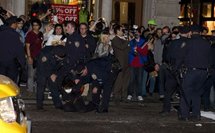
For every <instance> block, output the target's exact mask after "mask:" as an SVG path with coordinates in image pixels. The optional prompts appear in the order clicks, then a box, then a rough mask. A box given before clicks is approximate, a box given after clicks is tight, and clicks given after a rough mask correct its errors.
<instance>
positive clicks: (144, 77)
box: [141, 70, 148, 96]
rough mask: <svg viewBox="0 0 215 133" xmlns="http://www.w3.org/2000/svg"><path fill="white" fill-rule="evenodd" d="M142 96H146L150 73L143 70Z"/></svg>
mask: <svg viewBox="0 0 215 133" xmlns="http://www.w3.org/2000/svg"><path fill="white" fill-rule="evenodd" d="M142 76H143V77H142V85H141V86H142V89H141V90H142V94H141V96H146V86H147V79H148V72H146V71H145V70H143V72H142Z"/></svg>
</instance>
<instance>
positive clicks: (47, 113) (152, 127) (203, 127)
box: [24, 95, 215, 133]
mask: <svg viewBox="0 0 215 133" xmlns="http://www.w3.org/2000/svg"><path fill="white" fill-rule="evenodd" d="M24 99H25V101H26V104H27V105H26V111H27V115H28V116H29V118H30V119H31V121H32V132H33V133H213V132H215V121H213V120H210V119H207V118H202V120H201V121H200V122H191V121H189V122H181V121H178V119H177V112H176V111H175V110H173V111H172V112H171V113H170V115H169V116H165V117H162V116H160V115H159V111H161V108H162V103H161V102H160V101H159V98H158V96H156V95H155V96H153V97H146V98H145V100H144V102H143V103H138V102H130V103H120V105H115V104H114V103H113V102H111V103H110V109H109V112H108V113H103V114H98V113H95V112H94V111H92V112H88V113H78V112H71V113H68V112H64V111H62V110H57V109H55V108H54V107H53V105H52V102H51V101H50V100H45V103H46V105H45V106H44V108H45V110H44V111H38V110H36V106H35V98H34V97H32V96H31V98H29V97H24Z"/></svg>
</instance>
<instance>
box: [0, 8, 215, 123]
mask: <svg viewBox="0 0 215 133" xmlns="http://www.w3.org/2000/svg"><path fill="white" fill-rule="evenodd" d="M6 14H7V12H6V11H4V10H3V9H2V8H1V9H0V16H1V17H0V20H1V23H2V24H1V27H0V40H1V42H0V43H1V45H0V74H3V75H6V76H8V77H10V78H11V79H12V80H13V81H15V82H16V83H18V84H19V82H20V81H25V77H27V79H26V82H27V91H29V92H31V93H35V94H36V98H37V109H38V110H41V109H43V100H44V92H45V89H46V88H48V89H49V90H50V92H51V95H52V100H53V103H54V106H55V107H56V108H57V109H63V110H64V111H68V112H69V111H83V112H88V111H92V110H96V112H98V113H104V112H108V107H109V101H110V98H111V96H112V98H113V100H114V102H115V103H116V104H117V105H118V104H120V102H129V101H132V100H137V101H138V102H143V101H144V98H145V97H147V96H153V93H154V91H155V88H156V86H157V90H158V93H159V96H160V99H161V100H163V109H162V111H161V112H160V114H161V115H162V116H164V115H168V114H169V113H170V111H171V99H172V97H173V94H174V93H177V94H179V95H180V104H179V105H180V109H179V110H178V114H179V119H180V120H185V121H187V120H190V119H192V120H200V116H201V115H200V101H201V98H202V101H203V103H204V109H205V110H209V109H210V108H211V107H212V105H213V104H214V103H210V102H209V97H210V90H211V87H212V86H213V85H214V84H213V83H214V62H215V61H214V55H213V54H214V53H215V52H214V45H213V44H214V38H215V37H214V36H212V37H209V36H206V35H204V34H203V33H204V32H203V31H204V30H205V29H204V30H203V29H202V28H200V26H195V25H194V26H191V27H188V26H175V27H173V28H172V29H170V27H168V26H165V27H163V28H157V24H156V21H155V20H154V19H151V20H149V21H148V27H147V28H145V27H144V26H137V25H133V26H129V25H126V24H124V25H120V24H119V23H118V22H115V21H111V23H110V24H108V23H107V22H106V21H105V19H104V18H99V19H98V20H96V21H95V20H91V21H90V22H88V23H85V22H83V23H79V24H77V23H76V22H73V21H67V22H65V23H63V24H59V23H55V24H53V23H48V24H42V22H41V20H42V19H43V18H44V17H45V16H47V15H50V14H51V12H50V11H49V10H48V11H47V13H46V14H45V15H44V16H41V17H38V18H32V19H31V20H28V19H27V17H25V16H24V15H22V16H20V17H18V18H17V17H16V16H12V15H11V16H10V15H6ZM25 72H26V73H27V74H26V75H27V76H25ZM86 91H87V92H88V95H90V96H91V100H89V101H88V103H86V101H85V100H84V99H83V95H82V94H83V93H84V92H86ZM61 95H62V97H60V96H61ZM190 109H192V113H190Z"/></svg>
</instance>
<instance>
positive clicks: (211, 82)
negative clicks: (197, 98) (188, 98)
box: [202, 72, 215, 110]
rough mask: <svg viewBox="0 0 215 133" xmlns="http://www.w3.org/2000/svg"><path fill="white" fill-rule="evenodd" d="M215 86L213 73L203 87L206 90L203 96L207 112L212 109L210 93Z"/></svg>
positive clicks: (214, 74) (214, 73)
mask: <svg viewBox="0 0 215 133" xmlns="http://www.w3.org/2000/svg"><path fill="white" fill-rule="evenodd" d="M214 85H215V72H212V73H211V75H210V76H209V78H208V79H207V81H206V83H205V85H204V87H203V88H204V90H203V95H202V102H203V105H204V109H205V110H207V109H209V108H210V92H211V87H212V86H214Z"/></svg>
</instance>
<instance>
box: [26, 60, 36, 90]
mask: <svg viewBox="0 0 215 133" xmlns="http://www.w3.org/2000/svg"><path fill="white" fill-rule="evenodd" d="M35 75H36V69H35V68H33V65H32V64H28V79H27V89H28V91H31V92H33V91H34V90H35V89H34V86H35V85H36V83H35ZM35 88H36V87H35Z"/></svg>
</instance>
